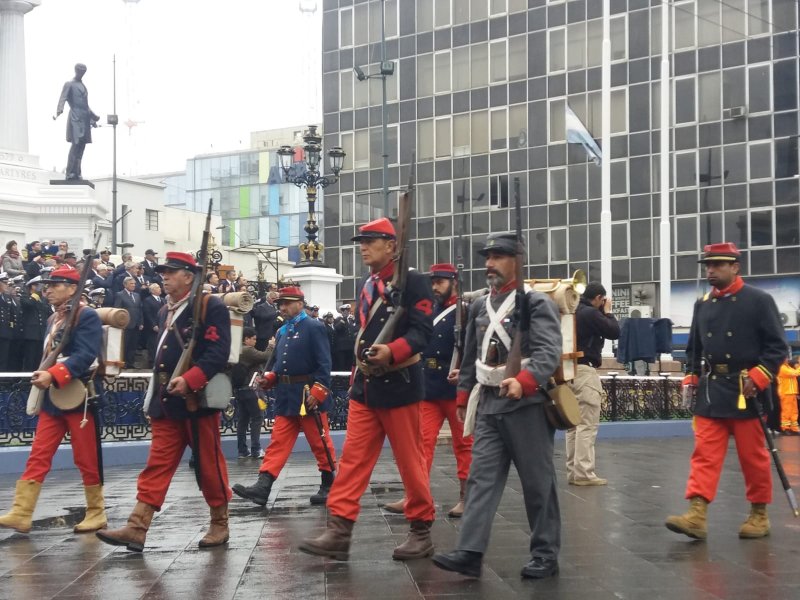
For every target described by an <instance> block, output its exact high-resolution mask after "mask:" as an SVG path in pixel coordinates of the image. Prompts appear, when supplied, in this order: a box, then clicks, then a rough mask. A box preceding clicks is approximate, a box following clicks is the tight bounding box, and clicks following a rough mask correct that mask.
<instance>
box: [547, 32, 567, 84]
mask: <svg viewBox="0 0 800 600" xmlns="http://www.w3.org/2000/svg"><path fill="white" fill-rule="evenodd" d="M547 52H548V55H549V61H548V65H549V71H550V73H558V72H560V71H563V70H564V69H565V68H566V64H567V58H566V29H564V28H563V27H556V28H553V29H549V30H548V31H547Z"/></svg>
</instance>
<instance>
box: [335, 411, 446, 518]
mask: <svg viewBox="0 0 800 600" xmlns="http://www.w3.org/2000/svg"><path fill="white" fill-rule="evenodd" d="M420 404H421V403H420V402H415V403H414V404H409V405H406V406H401V407H399V408H368V407H366V406H364V405H363V404H361V403H360V402H356V401H355V400H351V401H350V412H349V414H348V417H347V437H346V438H345V442H344V448H343V449H342V459H341V461H339V475H338V477H336V480H335V481H334V482H333V487H332V488H331V491H330V494H329V495H328V510H329V511H330V513H331V514H332V515H336V516H337V517H343V518H345V519H349V520H351V521H355V520H356V519H357V518H358V513H359V510H360V509H361V496H362V495H363V494H364V491H366V489H367V486H368V485H369V479H370V476H371V475H372V470H373V469H374V468H375V463H376V462H378V458H379V457H380V455H381V449H382V448H383V441H384V439H385V438H386V437H387V436H388V438H389V443H390V444H391V446H392V452H393V453H394V459H395V461H396V462H397V469H398V470H399V471H400V478H401V479H402V480H403V487H404V488H405V491H406V506H405V515H406V519H408V520H409V521H433V519H434V515H435V509H434V507H433V498H432V497H431V489H430V485H429V482H428V471H427V469H426V468H425V459H424V457H423V449H422V438H421V436H420V414H421V412H422V410H421V407H420Z"/></svg>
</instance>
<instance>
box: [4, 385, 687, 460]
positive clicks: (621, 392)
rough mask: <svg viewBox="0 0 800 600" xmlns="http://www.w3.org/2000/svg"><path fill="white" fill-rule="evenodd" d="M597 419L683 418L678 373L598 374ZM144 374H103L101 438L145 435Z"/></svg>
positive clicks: (14, 400) (15, 395)
mask: <svg viewBox="0 0 800 600" xmlns="http://www.w3.org/2000/svg"><path fill="white" fill-rule="evenodd" d="M30 377H31V374H30V373H0V447H2V446H16V445H28V444H30V443H31V442H32V441H33V435H34V433H35V431H36V422H37V419H38V418H37V417H31V416H28V415H27V414H26V413H25V406H26V404H27V400H28V392H29V391H30V387H31V386H30ZM600 379H601V382H602V385H603V402H602V406H601V409H600V415H601V416H600V418H601V420H603V421H636V420H655V419H685V418H689V417H690V416H691V415H690V414H689V413H688V412H687V411H685V410H683V409H682V408H681V398H680V378H677V377H669V376H662V377H629V376H616V375H611V376H603V377H601V378H600ZM149 381H150V373H122V374H120V375H119V376H117V377H108V378H106V379H105V385H104V391H103V394H102V400H101V418H102V426H103V440H104V441H109V442H110V441H136V440H147V439H150V424H149V423H148V421H147V418H146V417H145V415H144V413H143V412H142V403H143V400H144V395H145V393H146V391H147V386H148V383H149ZM349 385H350V374H349V373H346V372H336V373H333V374H332V378H331V390H332V393H333V398H334V401H333V406H332V407H331V410H330V411H329V412H328V422H329V423H330V428H331V429H333V430H337V429H338V430H341V429H345V428H346V427H347V410H348V399H347V390H348V388H349ZM265 399H266V401H267V410H266V413H265V416H264V431H265V432H270V431H271V430H272V425H273V423H274V421H275V402H274V398H273V397H272V394H271V393H269V392H268V393H267V394H266V398H265ZM220 431H221V433H222V435H235V434H236V402H235V400H233V399H231V403H230V404H229V405H228V408H227V409H226V410H225V411H223V412H222V421H221V423H220Z"/></svg>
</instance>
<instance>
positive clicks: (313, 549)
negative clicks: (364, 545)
mask: <svg viewBox="0 0 800 600" xmlns="http://www.w3.org/2000/svg"><path fill="white" fill-rule="evenodd" d="M354 524H355V521H351V520H350V519H345V518H343V517H337V516H336V515H329V516H328V528H327V529H326V530H325V531H324V532H323V533H322V535H321V536H319V537H316V538H313V539H305V540H303V542H302V543H301V544H300V545H299V546H298V550H300V551H301V552H305V553H306V554H316V555H317V556H327V557H329V558H333V559H334V560H347V557H348V556H349V554H350V538H352V537H353V525H354Z"/></svg>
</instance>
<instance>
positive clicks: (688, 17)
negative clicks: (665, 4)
mask: <svg viewBox="0 0 800 600" xmlns="http://www.w3.org/2000/svg"><path fill="white" fill-rule="evenodd" d="M672 7H673V11H672V23H673V27H672V32H673V36H672V49H673V50H681V49H683V48H694V47H695V39H696V38H695V24H696V20H695V14H696V11H695V0H684V1H683V2H674V3H673V5H672Z"/></svg>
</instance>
